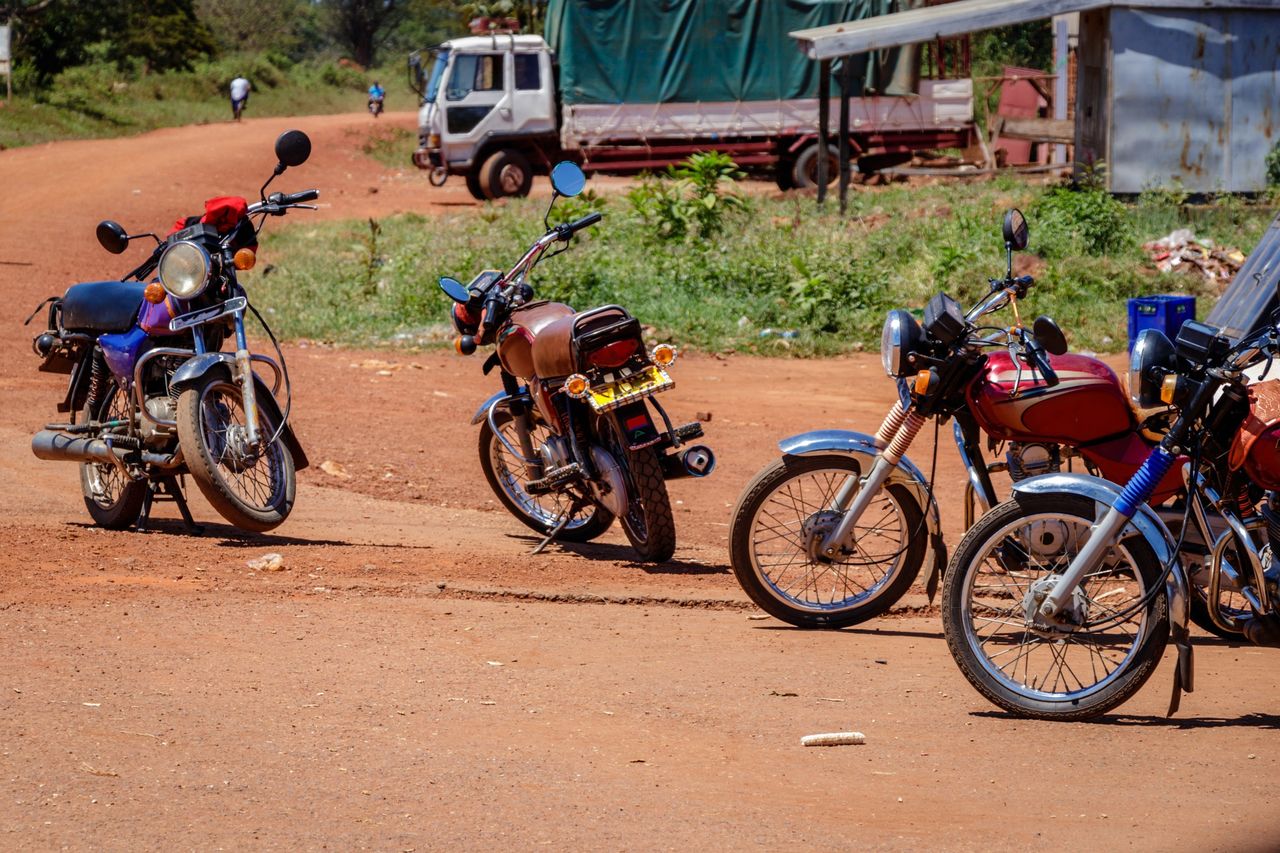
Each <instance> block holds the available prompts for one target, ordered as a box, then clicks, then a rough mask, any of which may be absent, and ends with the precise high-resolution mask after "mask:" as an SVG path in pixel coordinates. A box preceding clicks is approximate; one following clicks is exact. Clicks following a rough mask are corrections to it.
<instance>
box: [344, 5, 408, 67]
mask: <svg viewBox="0 0 1280 853" xmlns="http://www.w3.org/2000/svg"><path fill="white" fill-rule="evenodd" d="M325 6H327V7H328V9H329V14H330V15H331V16H332V25H333V33H334V37H335V39H336V40H337V42H338V43H339V44H341V45H342V46H343V47H347V48H350V50H351V58H352V59H354V60H355V61H356V62H357V63H358V64H360V65H363V66H365V67H366V68H367V67H369V66H370V65H372V64H373V61H374V59H375V58H376V54H377V49H378V47H379V46H380V43H381V41H382V39H383V38H384V37H385V36H386V35H387V34H388V33H389V32H390V31H391V30H392V29H393V28H394V27H395V25H396V24H398V23H399V22H400V19H401V17H402V13H403V11H404V3H403V0H326V2H325Z"/></svg>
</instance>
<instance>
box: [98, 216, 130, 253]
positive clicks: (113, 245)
mask: <svg viewBox="0 0 1280 853" xmlns="http://www.w3.org/2000/svg"><path fill="white" fill-rule="evenodd" d="M97 233H98V244H99V245H101V246H102V248H104V249H106V250H107V251H108V252H110V253H111V254H113V255H118V254H120V253H121V252H123V251H124V250H125V249H127V248H129V233H128V232H127V231H125V230H124V227H123V226H122V225H121V224H120V223H119V222H114V221H112V220H110V219H104V220H102V221H101V222H99V223H98V232H97Z"/></svg>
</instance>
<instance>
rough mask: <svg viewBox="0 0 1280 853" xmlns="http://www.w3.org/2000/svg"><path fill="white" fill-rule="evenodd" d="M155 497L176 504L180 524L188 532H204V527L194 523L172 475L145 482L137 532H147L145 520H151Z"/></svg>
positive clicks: (185, 500)
mask: <svg viewBox="0 0 1280 853" xmlns="http://www.w3.org/2000/svg"><path fill="white" fill-rule="evenodd" d="M157 499H161V500H170V501H173V502H174V503H176V504H177V505H178V512H179V513H181V514H182V525H183V526H184V527H185V528H186V529H187V532H188V533H190V534H192V535H194V536H200V535H201V534H203V533H204V528H203V527H202V526H201V525H199V524H196V520H195V519H194V518H192V517H191V509H190V507H188V506H187V499H186V498H185V497H183V495H182V489H181V488H180V487H179V486H178V481H177V480H176V479H174V478H173V477H172V476H168V477H161V478H159V479H158V480H151V481H149V482H148V483H147V492H146V494H145V495H143V496H142V515H141V516H140V517H139V518H138V532H139V533H146V532H147V522H148V521H150V520H151V503H152V501H155V500H157Z"/></svg>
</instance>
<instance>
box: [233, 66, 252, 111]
mask: <svg viewBox="0 0 1280 853" xmlns="http://www.w3.org/2000/svg"><path fill="white" fill-rule="evenodd" d="M249 88H250V87H249V81H248V80H246V79H244V78H243V77H237V78H236V79H234V80H232V81H231V114H232V115H234V116H235V119H236V121H239V120H240V113H242V112H244V107H245V104H247V103H249Z"/></svg>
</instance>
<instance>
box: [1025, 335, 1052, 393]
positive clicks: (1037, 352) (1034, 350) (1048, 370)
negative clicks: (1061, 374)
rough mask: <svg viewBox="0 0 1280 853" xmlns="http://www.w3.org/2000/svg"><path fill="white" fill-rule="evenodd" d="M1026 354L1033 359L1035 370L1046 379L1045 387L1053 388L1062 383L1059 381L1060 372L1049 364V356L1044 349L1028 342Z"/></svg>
mask: <svg viewBox="0 0 1280 853" xmlns="http://www.w3.org/2000/svg"><path fill="white" fill-rule="evenodd" d="M1026 352H1027V354H1028V355H1029V356H1030V357H1031V361H1032V364H1033V366H1034V367H1035V369H1036V370H1038V371H1040V374H1041V375H1042V376H1043V377H1044V384H1045V387H1047V388H1052V387H1053V386H1055V385H1057V384H1058V383H1059V382H1060V381H1061V380H1060V379H1058V372H1057V371H1056V370H1054V369H1053V367H1052V366H1051V365H1050V364H1049V356H1048V354H1046V353H1045V351H1044V347H1042V346H1040V344H1039V343H1037V342H1036V341H1034V340H1030V341H1028V342H1027V346H1026Z"/></svg>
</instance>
